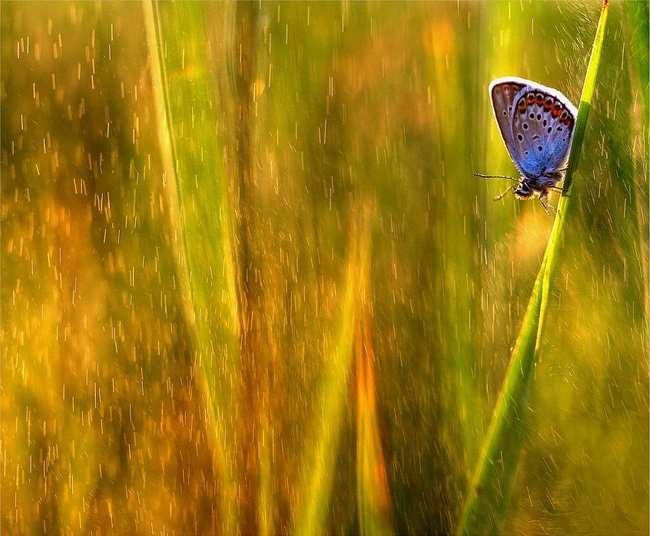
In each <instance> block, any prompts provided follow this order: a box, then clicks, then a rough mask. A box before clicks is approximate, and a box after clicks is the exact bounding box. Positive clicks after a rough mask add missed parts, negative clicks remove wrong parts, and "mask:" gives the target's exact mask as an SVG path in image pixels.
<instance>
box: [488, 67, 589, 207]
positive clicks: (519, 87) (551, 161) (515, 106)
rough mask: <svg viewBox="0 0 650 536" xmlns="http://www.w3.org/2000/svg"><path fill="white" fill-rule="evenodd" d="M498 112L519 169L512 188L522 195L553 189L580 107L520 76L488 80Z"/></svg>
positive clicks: (561, 172)
mask: <svg viewBox="0 0 650 536" xmlns="http://www.w3.org/2000/svg"><path fill="white" fill-rule="evenodd" d="M489 90H490V98H491V101H492V109H493V111H494V117H495V119H496V121H497V125H498V126H499V131H500V133H501V137H502V138H503V142H504V143H505V145H506V148H507V149H508V152H509V153H510V157H511V158H512V161H513V163H514V164H515V166H516V167H517V169H518V170H519V172H520V173H521V179H519V180H518V184H517V185H516V186H514V187H513V188H511V190H512V192H513V193H514V194H515V197H517V198H518V199H530V198H531V197H533V196H537V197H538V198H539V199H540V201H541V202H542V204H543V205H544V207H546V205H545V204H544V200H545V199H546V198H547V197H548V194H549V191H550V190H551V189H553V188H556V186H555V185H556V184H557V182H558V181H561V180H562V178H563V177H564V171H565V169H566V164H567V161H568V159H569V152H570V150H571V142H572V141H573V133H574V129H575V122H576V118H577V115H578V110H577V109H576V107H575V106H574V105H573V104H572V103H571V101H570V100H569V99H567V98H566V97H565V96H564V95H563V94H562V93H560V92H559V91H557V90H556V89H553V88H550V87H547V86H543V85H541V84H538V83H536V82H532V81H530V80H526V79H524V78H517V77H505V78H497V79H496V80H494V81H493V82H492V83H491V84H490V89H489Z"/></svg>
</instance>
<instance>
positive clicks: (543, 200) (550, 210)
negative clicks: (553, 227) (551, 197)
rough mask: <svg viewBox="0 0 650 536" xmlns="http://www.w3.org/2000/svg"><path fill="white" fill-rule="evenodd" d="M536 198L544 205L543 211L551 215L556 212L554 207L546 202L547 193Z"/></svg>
mask: <svg viewBox="0 0 650 536" xmlns="http://www.w3.org/2000/svg"><path fill="white" fill-rule="evenodd" d="M537 199H539V202H540V203H541V204H542V206H543V207H544V211H545V212H546V214H548V215H549V216H550V215H551V213H553V214H555V213H556V212H557V211H556V210H555V207H554V206H553V205H551V204H550V203H549V202H548V194H540V195H539V197H538V198H537Z"/></svg>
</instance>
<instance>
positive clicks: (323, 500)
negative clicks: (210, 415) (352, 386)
mask: <svg viewBox="0 0 650 536" xmlns="http://www.w3.org/2000/svg"><path fill="white" fill-rule="evenodd" d="M368 262H369V231H368V229H363V231H362V232H361V233H360V236H357V235H356V234H355V235H353V238H352V243H351V246H350V259H349V261H348V267H347V277H346V281H345V291H344V293H343V295H342V299H341V309H340V311H341V312H340V314H339V319H340V320H339V328H338V329H337V332H338V339H337V341H336V344H335V345H334V347H333V348H332V351H331V354H330V356H329V358H328V359H327V360H326V370H324V372H323V378H322V383H321V385H320V387H319V392H318V404H317V406H316V407H318V408H320V411H318V412H317V413H316V414H315V415H314V417H313V418H312V422H311V430H310V431H309V432H308V435H307V436H306V446H305V453H304V456H303V460H302V466H301V472H302V475H303V476H302V479H301V482H300V483H299V487H298V497H300V500H299V502H298V504H297V506H296V508H295V514H294V519H293V526H294V530H293V532H294V534H322V533H324V532H326V526H327V525H326V519H327V509H328V506H329V504H330V499H331V493H332V483H333V480H334V471H333V469H332V467H333V466H334V464H335V461H336V456H337V453H338V449H339V443H340V436H341V429H342V426H343V419H344V415H345V404H346V401H347V399H348V396H349V390H348V385H349V381H350V372H351V368H352V360H353V354H354V352H353V344H354V335H355V333H354V327H355V316H356V310H355V309H356V304H357V301H358V299H359V296H358V294H359V292H358V288H359V286H360V285H359V283H360V279H363V278H364V277H365V275H364V274H366V273H367V265H368Z"/></svg>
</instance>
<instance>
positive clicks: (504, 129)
mask: <svg viewBox="0 0 650 536" xmlns="http://www.w3.org/2000/svg"><path fill="white" fill-rule="evenodd" d="M524 87H525V84H524V83H522V82H518V81H516V80H512V79H509V78H508V79H506V78H497V79H496V80H494V81H493V82H492V83H491V84H490V97H491V99H492V110H493V111H494V117H495V119H496V120H497V125H499V131H500V132H501V137H502V138H503V142H504V143H505V144H506V147H507V148H508V151H509V152H510V156H511V158H512V160H513V162H514V163H515V165H516V166H517V168H518V169H519V171H520V172H522V173H523V171H524V170H523V169H521V168H520V167H519V165H518V164H517V161H518V159H519V158H518V157H519V155H517V154H513V150H515V140H514V137H513V133H512V118H513V114H514V112H515V96H516V95H517V94H518V93H519V92H520V91H521V90H522V89H523V88H524Z"/></svg>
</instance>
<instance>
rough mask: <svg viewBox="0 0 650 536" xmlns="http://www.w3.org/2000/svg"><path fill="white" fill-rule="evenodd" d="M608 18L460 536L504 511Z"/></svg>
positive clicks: (495, 522)
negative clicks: (541, 256) (539, 263)
mask: <svg viewBox="0 0 650 536" xmlns="http://www.w3.org/2000/svg"><path fill="white" fill-rule="evenodd" d="M607 13H608V1H607V0H605V2H604V3H603V9H602V12H601V16H600V21H599V23H598V29H597V30H596V37H595V40H594V45H593V49H592V52H591V57H590V59H589V66H588V67H587V74H586V78H585V82H584V86H583V90H582V95H581V98H580V107H579V110H578V118H577V122H576V130H575V134H574V139H573V145H572V147H571V154H570V156H569V165H568V169H567V173H566V177H565V181H564V185H565V186H564V191H563V192H562V196H561V198H560V203H559V206H558V211H557V216H556V218H555V222H554V225H553V229H552V231H551V235H550V237H549V241H548V245H547V248H546V253H545V255H544V259H543V260H542V265H541V268H540V270H539V273H538V275H537V279H536V281H535V284H534V287H533V292H532V295H531V297H530V300H529V302H528V308H527V310H526V314H525V316H524V322H523V324H522V326H521V329H520V331H519V336H518V338H517V341H516V343H515V347H514V350H513V353H512V357H511V360H510V365H509V367H508V371H507V373H506V378H505V381H504V386H503V389H502V392H501V395H500V399H499V401H498V403H497V406H496V408H495V410H494V413H493V415H492V422H491V423H490V428H489V430H488V433H487V437H486V440H485V443H484V447H483V450H482V455H481V458H480V459H479V462H478V464H477V467H476V470H475V472H474V476H473V478H472V481H471V484H470V488H469V490H468V494H467V497H466V500H465V505H464V508H463V513H462V516H461V519H460V523H459V525H458V530H457V533H458V534H460V535H478V534H497V533H498V532H499V529H500V526H501V524H502V522H503V519H504V514H505V511H506V509H507V506H508V500H509V494H510V489H511V486H512V480H513V477H514V474H515V470H516V468H517V461H518V458H519V453H520V449H521V437H522V432H523V427H524V421H525V414H526V403H527V400H528V393H529V391H530V386H531V384H532V378H533V371H534V364H535V362H536V361H537V357H538V355H539V351H540V346H541V342H542V338H543V330H544V320H545V316H546V309H547V305H548V296H549V290H550V285H551V278H552V276H553V270H554V267H555V264H556V261H557V257H558V251H559V242H560V238H561V237H562V230H563V228H564V222H565V219H566V214H567V209H568V206H569V201H570V199H571V192H572V189H573V175H574V172H575V169H576V165H577V162H578V159H579V156H580V150H581V147H582V141H583V138H584V134H585V128H586V124H587V117H588V115H589V110H590V108H591V101H592V97H593V93H594V88H595V84H596V76H597V73H598V66H599V64H600V56H601V50H602V46H603V41H604V36H605V27H606V22H607Z"/></svg>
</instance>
